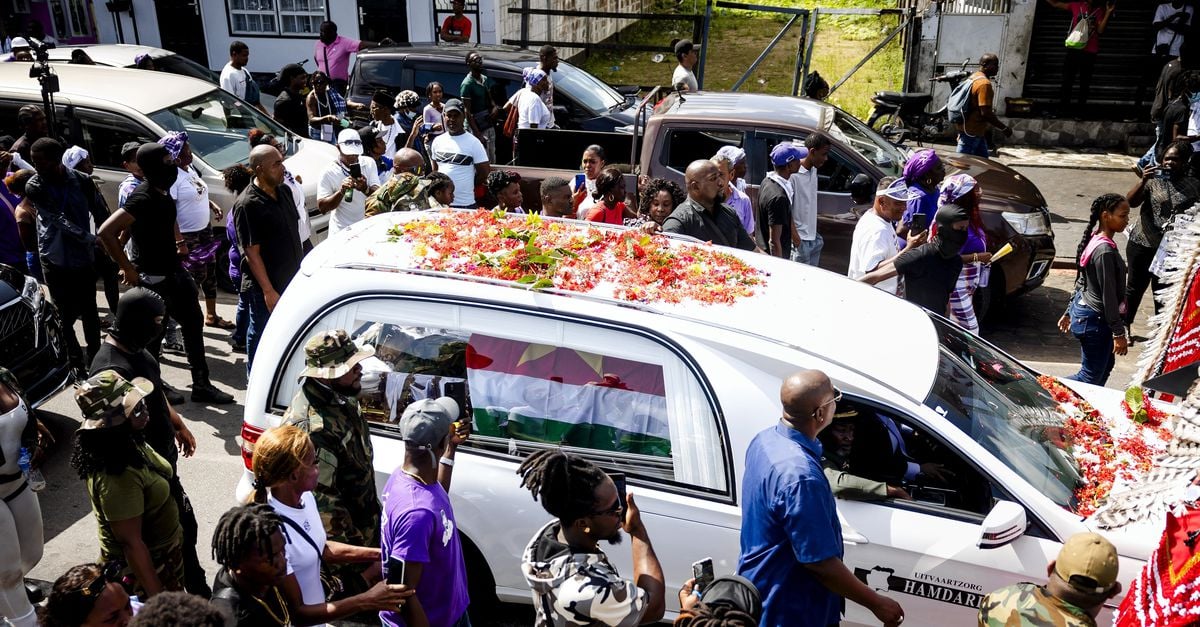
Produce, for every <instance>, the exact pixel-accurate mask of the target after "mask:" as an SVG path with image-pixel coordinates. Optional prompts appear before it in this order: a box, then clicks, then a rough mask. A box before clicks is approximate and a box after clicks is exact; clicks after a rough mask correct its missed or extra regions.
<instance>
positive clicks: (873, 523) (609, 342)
mask: <svg viewBox="0 0 1200 627" xmlns="http://www.w3.org/2000/svg"><path fill="white" fill-rule="evenodd" d="M446 215H451V214H438V213H435V212H421V213H404V214H396V213H393V214H385V215H381V216H377V217H374V218H370V219H368V220H365V221H363V222H360V223H358V224H356V225H354V226H353V227H352V228H350V229H347V230H345V231H343V232H341V233H338V234H337V235H335V236H334V237H332V238H330V239H329V240H328V241H326V242H324V243H322V244H321V245H320V246H318V247H317V248H316V249H315V250H314V251H313V252H312V253H311V254H309V255H308V257H307V258H306V259H305V260H304V264H303V266H302V268H301V273H300V276H297V277H296V279H295V280H294V281H293V282H292V283H291V285H290V286H289V287H288V289H287V291H286V293H284V294H283V297H282V298H281V300H280V301H279V305H278V306H277V307H276V309H275V310H274V312H273V314H272V316H271V320H270V322H269V324H268V325H267V328H266V331H265V334H264V336H263V338H262V342H261V344H260V345H259V348H258V354H257V355H256V356H255V362H256V363H258V364H260V366H259V368H258V369H257V370H254V371H253V373H252V374H251V376H250V381H249V387H248V390H247V393H246V409H245V412H246V413H245V420H244V424H243V428H242V434H241V437H242V447H243V451H244V456H245V459H246V464H247V466H248V465H249V460H250V452H251V451H252V449H253V445H254V442H255V441H256V440H257V438H258V436H259V435H260V434H261V433H262V431H263V430H264V429H267V428H270V427H272V426H276V425H278V424H279V422H280V420H281V417H282V415H283V413H284V411H285V409H286V408H287V405H288V404H289V402H290V400H291V399H292V396H293V394H294V393H295V392H296V390H297V387H298V374H299V372H300V371H301V369H302V367H303V366H302V364H303V346H304V343H305V341H306V340H308V339H309V338H310V337H312V336H314V335H315V334H318V333H320V332H321V331H323V330H326V329H331V328H342V329H346V330H347V331H349V332H350V333H351V334H352V336H354V337H356V338H357V339H358V341H360V342H362V343H369V344H372V345H374V346H375V347H376V351H377V354H376V357H375V358H373V359H371V360H368V361H369V362H371V363H370V364H368V362H364V365H366V366H367V367H366V370H367V373H366V375H365V376H364V384H363V397H362V403H363V410H364V413H365V414H366V415H367V416H368V417H369V418H370V420H371V433H372V441H373V443H374V448H375V459H374V464H375V469H376V473H377V474H376V486H375V488H376V489H377V490H378V489H379V488H381V487H382V486H383V485H384V484H385V482H386V481H387V479H388V476H389V475H390V473H392V472H393V471H394V470H395V468H396V467H397V465H398V464H399V463H400V462H401V460H402V452H403V444H402V443H401V442H400V440H398V439H397V438H396V436H395V430H394V426H393V421H394V420H395V418H396V417H398V416H399V414H400V413H401V412H402V411H403V408H404V406H406V404H407V403H410V402H412V401H413V400H414V399H419V398H424V397H425V396H427V395H440V394H443V393H446V392H447V391H448V390H450V389H457V390H461V389H462V388H463V387H464V385H463V384H464V383H465V388H466V390H467V395H468V396H469V401H470V404H471V406H472V407H473V417H474V429H475V432H474V433H473V435H472V436H471V438H470V439H469V440H468V441H467V442H466V443H465V444H464V445H463V447H462V448H460V449H459V455H458V464H457V466H456V468H455V473H454V486H453V489H452V491H451V497H452V499H453V503H454V508H455V514H456V517H457V519H458V528H459V532H460V533H461V535H462V541H463V544H464V547H465V555H466V558H467V561H468V564H467V566H468V570H469V578H470V586H471V591H470V592H471V597H472V604H473V605H474V606H476V607H486V606H487V605H488V604H489V603H494V602H495V601H496V600H497V599H499V600H501V601H506V602H523V603H529V602H530V595H529V591H528V588H527V587H526V584H525V582H524V580H523V578H522V576H521V572H520V570H519V565H520V560H521V552H522V549H523V548H524V547H525V545H526V543H527V542H528V541H529V539H530V537H531V536H532V534H533V533H534V532H535V530H537V529H538V528H539V527H540V526H541V525H542V524H544V522H545V521H546V520H547V519H548V515H547V514H546V513H545V512H544V511H543V509H542V507H541V506H540V505H539V504H538V503H536V502H534V501H533V500H532V498H531V497H530V494H529V492H528V491H526V490H523V489H521V488H520V486H519V481H518V478H517V475H516V474H515V470H516V468H517V466H518V464H520V462H521V461H522V460H523V459H524V458H525V457H526V456H528V455H529V454H530V453H531V452H532V451H536V450H539V449H541V448H543V447H547V446H560V445H561V446H564V447H566V448H568V449H570V450H571V451H572V452H574V453H576V454H579V455H582V456H584V457H587V458H588V459H590V460H592V461H594V462H595V463H597V464H599V465H600V466H602V467H603V468H605V469H607V470H611V471H619V472H623V473H625V474H626V476H627V477H628V483H629V485H630V486H631V488H630V489H631V491H632V492H634V493H636V494H637V499H638V505H639V506H640V508H641V510H642V516H643V518H644V519H645V524H646V527H647V529H648V530H649V534H650V538H651V539H652V541H653V543H654V546H655V549H656V551H657V553H658V556H659V557H660V559H661V560H662V563H663V567H664V571H665V573H666V578H667V586H668V590H669V593H668V594H667V601H668V605H669V608H670V610H671V611H670V613H671V614H674V612H675V611H677V610H678V607H677V600H676V595H675V594H674V591H676V590H678V589H679V587H680V585H681V584H682V583H683V582H684V581H685V580H686V579H688V578H689V577H690V576H691V568H690V564H691V563H692V562H694V561H696V560H698V559H701V558H703V557H705V556H711V557H712V558H713V559H714V561H715V563H716V571H717V572H718V574H719V573H724V572H732V571H734V570H735V569H736V567H737V558H738V546H739V527H740V525H741V507H740V505H741V494H742V485H741V482H742V476H743V469H744V466H745V458H744V456H745V451H746V448H747V446H748V444H749V443H750V440H751V439H752V438H753V437H754V435H755V434H756V433H758V432H759V431H761V430H763V429H766V428H768V427H770V426H772V425H773V424H774V423H775V421H776V420H778V417H779V415H780V407H779V387H780V382H781V380H782V379H783V377H785V376H787V375H788V374H789V373H792V372H794V371H796V370H797V369H808V368H817V369H820V370H822V371H824V372H825V373H827V374H828V375H829V376H830V377H831V378H832V379H833V381H834V384H835V385H836V386H837V387H838V389H840V390H841V391H842V392H843V393H844V396H845V399H846V401H847V402H852V403H854V404H856V405H857V406H858V407H859V408H860V409H866V410H870V411H875V412H878V413H880V414H883V415H886V416H888V417H891V418H892V419H893V420H895V421H896V422H897V423H898V424H899V425H900V426H901V428H902V429H903V431H904V433H905V438H906V441H907V442H908V444H909V450H910V451H914V450H920V451H922V454H923V455H924V457H925V459H923V460H922V461H936V462H938V463H942V464H945V465H946V466H947V467H949V468H951V469H952V470H953V471H954V472H955V473H956V476H957V484H956V485H957V489H955V490H951V491H939V490H932V489H931V490H923V489H921V487H920V486H913V487H914V496H917V498H915V499H913V500H887V501H880V502H860V501H850V500H839V501H838V510H839V514H840V518H841V520H842V533H843V537H844V540H845V543H846V551H845V562H846V565H847V566H848V567H849V568H850V569H851V570H852V571H853V572H854V573H855V574H856V575H858V577H859V578H860V579H862V580H863V581H865V582H867V584H868V585H871V586H873V587H875V588H876V589H879V590H882V591H884V592H885V593H886V594H888V595H890V596H892V597H893V598H895V599H896V600H897V601H898V602H899V603H900V604H901V605H902V606H903V607H904V609H905V611H906V614H907V617H908V621H907V622H908V623H909V624H911V625H965V624H973V621H974V620H975V613H976V610H977V608H978V605H979V603H980V600H981V598H982V596H983V595H984V594H986V593H988V592H990V591H992V590H994V589H997V588H1000V587H1003V586H1006V585H1010V584H1013V583H1017V582H1023V581H1042V582H1044V581H1045V577H1046V565H1047V564H1048V563H1049V562H1050V561H1051V560H1052V559H1054V557H1055V556H1056V555H1057V552H1058V550H1059V548H1060V546H1061V542H1062V540H1064V539H1065V538H1067V537H1069V536H1070V535H1072V534H1074V533H1076V532H1080V531H1085V530H1089V529H1092V528H1093V526H1092V525H1090V524H1089V521H1088V520H1086V519H1085V517H1083V516H1080V515H1079V514H1077V513H1075V511H1076V510H1077V509H1078V508H1077V504H1076V501H1075V499H1074V496H1073V494H1074V489H1075V488H1076V487H1077V485H1076V483H1077V477H1078V475H1077V474H1075V473H1074V472H1072V471H1071V470H1070V469H1071V468H1072V467H1074V463H1073V460H1072V459H1071V454H1070V452H1069V451H1068V450H1063V449H1062V448H1060V447H1061V446H1062V441H1061V438H1059V439H1058V440H1057V446H1056V442H1055V441H1054V439H1055V438H1054V437H1053V429H1045V428H1044V427H1045V425H1046V424H1047V420H1049V421H1050V423H1051V424H1053V422H1054V420H1055V418H1054V416H1056V415H1057V412H1058V406H1057V404H1056V403H1055V402H1054V401H1053V400H1052V399H1051V397H1050V396H1049V395H1048V394H1047V393H1046V392H1045V391H1044V390H1043V389H1042V388H1041V387H1040V386H1039V384H1038V383H1037V380H1036V376H1037V375H1036V373H1034V372H1033V371H1031V370H1030V369H1029V368H1027V367H1026V366H1024V365H1022V364H1021V363H1019V362H1017V361H1016V360H1014V359H1013V358H1012V357H1010V356H1008V355H1007V354H1005V353H1004V352H1003V351H1001V350H1000V349H998V348H996V347H994V346H992V345H991V344H989V343H987V342H986V341H984V340H981V339H979V338H978V337H976V336H974V335H970V334H968V333H965V332H963V331H961V330H960V329H958V328H957V327H956V326H954V325H953V324H952V323H950V322H948V321H946V320H945V319H943V318H941V317H940V316H936V315H932V314H930V313H929V312H927V311H924V310H922V309H920V308H918V307H916V306H913V305H911V304H908V303H906V302H904V301H902V300H899V299H896V298H894V297H892V296H889V295H887V294H884V293H883V292H881V291H879V290H876V289H874V288H872V287H869V286H867V285H864V284H861V283H857V282H854V281H850V280H848V279H846V278H844V277H842V276H839V275H836V274H833V273H830V272H827V271H824V270H820V269H816V268H812V267H809V266H804V265H800V264H795V263H792V262H789V261H784V260H779V259H776V258H773V257H768V256H765V255H756V254H754V253H743V252H740V251H733V250H729V249H720V250H722V251H725V250H729V252H730V254H732V255H735V256H736V257H737V258H738V259H740V260H741V261H743V262H744V263H746V264H749V265H750V266H752V267H753V268H755V269H757V270H758V271H761V272H762V273H763V277H764V280H765V283H764V284H763V285H760V286H757V287H756V288H755V290H754V293H753V295H750V296H746V297H742V298H735V299H733V302H732V304H701V303H698V302H691V301H688V300H684V301H682V302H678V303H674V304H666V303H662V302H630V301H628V300H623V299H619V298H616V297H615V296H614V292H613V289H612V285H611V284H609V283H607V282H606V281H604V280H603V279H604V277H601V281H600V283H599V284H597V285H596V286H595V287H594V288H593V289H590V290H588V291H584V292H578V291H571V290H568V289H557V288H551V289H543V290H533V289H529V288H528V286H527V285H525V284H521V283H517V282H512V281H500V280H495V279H487V278H480V277H478V276H471V275H466V274H462V273H456V272H450V271H445V270H438V269H430V268H431V266H430V264H429V263H428V261H429V260H430V259H431V258H432V257H431V255H432V253H430V252H429V250H427V249H426V247H425V245H424V244H421V243H419V242H418V243H413V242H412V241H406V240H405V239H404V238H398V237H395V236H393V235H390V234H389V232H393V233H394V232H395V231H396V230H397V229H400V230H403V229H404V228H406V225H409V226H408V228H415V226H416V225H420V224H428V223H433V222H436V221H437V220H439V219H442V218H443V217H445V216H446ZM545 223H546V224H545V225H544V226H547V227H548V228H553V229H559V230H562V229H581V230H582V229H587V228H592V229H599V228H606V227H597V226H595V225H589V226H583V225H580V224H579V223H576V222H574V221H567V222H557V221H550V220H547V221H545ZM612 228H614V229H619V227H612ZM501 230H502V229H494V230H492V233H493V234H495V233H496V232H498V231H501ZM425 232H426V233H429V232H438V231H436V230H435V231H428V230H427V231H425ZM618 232H620V231H618ZM454 235H455V237H461V235H462V234H461V233H455V234H454ZM510 235H511V233H510ZM501 236H503V235H501ZM539 241H540V240H539ZM669 245H670V246H671V247H672V250H676V251H679V252H684V253H685V252H687V250H688V247H695V246H705V245H703V244H697V243H694V242H691V241H684V240H682V239H672V241H670V244H669ZM493 258H494V257H493ZM691 271H693V272H698V271H697V270H695V266H693V267H692V269H691ZM1072 387H1073V388H1074V389H1076V390H1077V391H1079V392H1080V393H1081V394H1083V395H1085V396H1086V397H1087V398H1088V399H1089V400H1090V401H1091V402H1092V403H1093V404H1094V405H1096V406H1097V407H1098V408H1101V409H1104V410H1116V407H1117V403H1118V402H1119V400H1120V397H1119V394H1118V393H1116V392H1115V391H1113V390H1107V389H1104V388H1096V387H1090V386H1081V385H1073V386H1072ZM1031 416H1032V417H1034V418H1036V420H1031V418H1030V417H1031ZM1032 423H1036V424H1039V425H1042V427H1043V428H1039V429H1030V428H1029V425H1030V424H1032ZM1059 432H1060V433H1061V430H1059ZM249 483H250V475H249V473H248V472H247V473H244V476H243V478H242V480H241V482H240V485H239V488H238V493H239V495H243V496H244V495H245V494H246V493H247V492H248V490H249ZM1105 533H1106V535H1108V537H1110V538H1111V539H1112V540H1113V542H1114V543H1115V544H1116V545H1117V547H1118V549H1119V551H1120V554H1121V556H1122V557H1121V579H1122V581H1124V582H1128V581H1129V580H1130V579H1131V578H1132V577H1133V576H1134V575H1135V574H1136V573H1137V572H1138V571H1139V569H1140V567H1141V566H1142V565H1143V563H1144V560H1145V559H1146V558H1147V556H1148V555H1149V552H1150V549H1151V545H1152V544H1154V543H1156V542H1157V539H1158V530H1157V529H1155V530H1149V531H1144V532H1140V533H1139V532H1136V531H1133V530H1127V531H1123V532H1121V533H1111V532H1105ZM608 553H609V557H610V558H611V559H613V560H614V563H615V564H616V565H617V567H618V568H619V569H620V570H621V572H623V573H626V574H629V573H632V566H631V564H630V555H629V551H628V549H627V548H624V547H612V549H611V550H609V551H608ZM1118 601H1119V599H1116V600H1114V604H1115V603H1116V602H1118ZM1112 607H1115V605H1113V606H1110V608H1109V609H1106V610H1105V612H1106V614H1107V613H1109V612H1111V608H1112ZM845 621H846V624H864V625H870V624H878V623H877V621H876V620H875V619H874V617H873V616H872V615H871V614H870V613H869V612H867V611H866V610H865V609H864V608H862V607H859V606H857V605H854V604H853V603H848V604H847V612H846V616H845ZM1101 622H1103V619H1102V621H1101Z"/></svg>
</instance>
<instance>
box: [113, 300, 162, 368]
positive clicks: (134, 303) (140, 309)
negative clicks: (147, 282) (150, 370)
mask: <svg viewBox="0 0 1200 627" xmlns="http://www.w3.org/2000/svg"><path fill="white" fill-rule="evenodd" d="M166 311H167V307H166V304H165V303H163V299H162V297H161V296H159V295H158V294H155V293H154V292H153V291H151V290H149V289H146V288H144V287H135V288H132V289H130V290H128V291H126V292H125V293H124V294H122V295H121V298H120V300H118V301H117V315H116V321H115V322H113V326H112V330H111V333H112V335H113V337H115V338H117V340H118V341H120V342H121V344H123V345H125V348H128V349H129V350H131V351H133V352H135V353H136V352H137V351H140V350H142V349H144V348H146V346H148V345H149V344H150V340H153V339H154V338H155V337H158V336H159V335H161V334H162V331H163V325H162V322H161V321H156V320H155V318H157V317H159V316H163V315H166Z"/></svg>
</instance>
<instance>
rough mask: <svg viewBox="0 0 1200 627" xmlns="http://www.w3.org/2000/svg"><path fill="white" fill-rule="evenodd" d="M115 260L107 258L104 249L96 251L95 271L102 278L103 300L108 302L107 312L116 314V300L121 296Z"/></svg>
mask: <svg viewBox="0 0 1200 627" xmlns="http://www.w3.org/2000/svg"><path fill="white" fill-rule="evenodd" d="M119 269H120V268H118V267H117V262H115V261H113V260H112V259H109V258H108V255H107V254H105V253H104V251H96V273H97V274H99V275H100V278H101V279H104V300H105V302H107V303H108V313H110V314H112V315H114V316H115V315H117V300H118V299H120V298H121V288H120V280H119V278H118V276H117V271H118V270H119Z"/></svg>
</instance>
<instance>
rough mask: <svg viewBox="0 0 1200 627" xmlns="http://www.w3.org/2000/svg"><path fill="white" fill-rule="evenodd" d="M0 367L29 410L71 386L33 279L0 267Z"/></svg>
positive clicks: (54, 320)
mask: <svg viewBox="0 0 1200 627" xmlns="http://www.w3.org/2000/svg"><path fill="white" fill-rule="evenodd" d="M0 366H2V367H4V368H8V370H9V371H10V372H12V373H13V374H14V375H16V377H17V381H18V382H19V383H20V384H21V389H22V391H24V393H25V400H27V401H28V402H29V404H30V405H31V406H32V407H37V406H39V405H41V404H42V403H44V402H46V401H47V400H49V398H50V397H51V396H54V395H55V394H56V393H57V392H58V391H59V390H61V389H63V387H64V386H66V385H67V384H68V383H71V382H72V381H73V380H74V379H73V374H72V372H71V366H70V363H69V360H68V355H67V347H66V344H65V341H64V338H63V333H62V324H61V323H60V322H59V319H58V310H57V309H56V308H55V307H54V303H53V302H52V301H50V300H49V299H47V298H46V296H45V292H44V290H43V288H42V285H41V283H39V282H38V280H37V279H35V278H33V277H31V276H27V275H24V274H22V273H20V272H18V271H17V270H16V269H14V268H12V267H11V266H6V265H4V264H0Z"/></svg>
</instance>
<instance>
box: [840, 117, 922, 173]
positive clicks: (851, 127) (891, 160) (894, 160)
mask: <svg viewBox="0 0 1200 627" xmlns="http://www.w3.org/2000/svg"><path fill="white" fill-rule="evenodd" d="M825 130H826V131H827V132H829V134H830V135H833V136H834V137H836V138H838V139H840V140H842V141H843V142H844V143H846V144H847V145H849V146H850V147H851V148H853V149H854V150H855V151H857V152H858V154H860V155H862V156H863V157H865V158H866V159H867V161H870V162H871V163H874V164H875V166H876V167H878V168H879V169H880V170H882V171H883V174H884V176H900V171H901V168H903V167H904V162H905V161H906V159H907V158H906V157H905V156H904V153H903V152H902V151H901V150H900V149H899V148H896V147H895V146H893V145H891V144H889V143H888V142H887V140H885V139H884V138H882V137H880V136H879V134H878V133H876V132H875V131H873V130H871V129H870V128H868V127H867V125H866V124H863V123H862V122H860V121H858V119H857V118H855V117H854V116H852V115H850V114H849V113H846V112H845V111H842V110H841V109H837V108H835V109H833V116H832V117H831V119H830V122H829V124H828V126H827V127H826V129H825Z"/></svg>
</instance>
